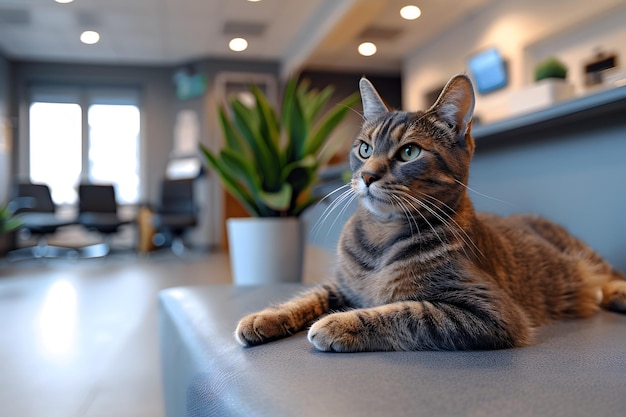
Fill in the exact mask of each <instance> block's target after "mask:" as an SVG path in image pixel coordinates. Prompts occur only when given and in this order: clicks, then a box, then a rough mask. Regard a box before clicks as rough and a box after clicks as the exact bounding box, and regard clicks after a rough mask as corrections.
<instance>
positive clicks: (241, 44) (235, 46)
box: [228, 38, 248, 52]
mask: <svg viewBox="0 0 626 417" xmlns="http://www.w3.org/2000/svg"><path fill="white" fill-rule="evenodd" d="M228 47H229V48H230V49H231V51H235V52H241V51H245V50H246V49H247V48H248V41H247V40H245V39H244V38H233V39H231V40H230V42H228Z"/></svg>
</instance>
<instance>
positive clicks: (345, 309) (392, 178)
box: [236, 75, 626, 352]
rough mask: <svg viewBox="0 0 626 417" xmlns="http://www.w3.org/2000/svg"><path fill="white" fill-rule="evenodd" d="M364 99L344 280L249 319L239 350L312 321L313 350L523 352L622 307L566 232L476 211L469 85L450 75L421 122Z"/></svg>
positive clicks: (616, 276)
mask: <svg viewBox="0 0 626 417" xmlns="http://www.w3.org/2000/svg"><path fill="white" fill-rule="evenodd" d="M360 89H361V97H362V100H363V108H364V118H365V122H364V124H363V127H362V129H361V132H360V133H359V134H358V135H357V137H356V138H355V140H354V144H353V147H352V152H351V155H350V164H351V168H352V171H353V177H352V182H351V187H352V190H353V192H354V193H355V194H356V195H357V197H358V199H359V205H358V208H357V210H356V212H355V214H354V215H353V216H352V217H351V218H350V220H349V221H348V223H347V224H346V225H345V227H344V229H343V232H342V235H341V239H340V242H339V248H338V259H339V264H338V271H337V274H336V276H335V277H334V278H332V279H331V280H329V281H328V282H327V283H325V284H323V285H320V286H317V287H315V288H314V289H312V290H310V291H308V292H306V293H304V294H303V295H301V296H299V297H297V298H294V299H292V300H291V301H288V302H286V303H284V304H281V305H277V306H273V307H269V308H267V309H265V310H262V311H260V312H258V313H255V314H251V315H249V316H247V317H244V318H243V319H242V320H241V321H240V322H239V325H238V327H237V330H236V337H237V340H238V341H239V342H240V343H241V344H242V345H245V346H252V345H257V344H261V343H264V342H268V341H271V340H275V339H278V338H282V337H285V336H289V335H291V334H293V333H295V332H298V331H300V330H303V329H305V328H306V327H307V326H309V325H311V323H312V325H311V327H310V329H309V331H308V338H309V341H310V342H311V343H312V344H313V345H314V346H315V347H316V348H317V349H320V350H324V351H339V352H353V351H372V350H421V349H500V348H510V347H516V346H525V345H528V344H529V343H531V342H532V340H533V333H534V330H535V329H536V328H537V327H538V326H540V325H542V324H544V323H547V322H549V321H551V320H555V319H562V318H573V317H587V316H590V315H591V314H593V313H594V312H596V311H597V310H598V308H599V307H605V308H610V309H614V310H621V311H626V281H624V276H623V275H621V274H620V273H619V272H618V271H616V270H614V269H613V268H612V267H611V266H610V265H609V264H608V263H607V262H605V261H604V260H603V259H602V258H601V257H600V256H599V255H598V254H596V253H595V252H594V251H593V250H592V249H591V248H589V247H588V246H587V245H585V244H584V243H583V242H581V241H580V240H578V239H576V238H574V237H572V236H571V235H570V234H569V233H568V232H567V231H566V230H564V229H563V228H561V227H559V226H557V225H555V224H553V223H551V222H549V221H547V220H544V219H542V218H539V217H535V216H521V215H517V216H511V217H506V218H503V217H498V216H495V215H489V214H480V213H475V212H474V208H473V206H472V203H471V202H470V199H469V197H468V193H467V188H466V184H467V181H468V175H469V174H468V173H469V165H470V160H471V157H472V154H473V151H474V140H473V139H472V137H471V134H470V130H471V117H472V112H473V108H474V93H473V88H472V84H471V82H470V80H469V78H467V77H466V76H464V75H458V76H456V77H454V78H452V79H451V80H450V81H449V82H448V84H447V85H446V87H445V89H444V90H443V92H442V93H441V96H440V97H439V99H438V100H437V102H436V103H435V104H434V105H433V106H432V107H431V108H430V109H429V110H427V111H425V112H413V113H412V112H401V111H388V109H387V107H386V106H385V104H383V101H382V100H381V99H380V97H379V96H378V93H377V92H376V90H375V89H374V87H373V86H372V85H371V84H370V83H369V81H367V80H366V79H362V80H361V83H360ZM415 146H417V148H416V147H415ZM412 158H414V159H412Z"/></svg>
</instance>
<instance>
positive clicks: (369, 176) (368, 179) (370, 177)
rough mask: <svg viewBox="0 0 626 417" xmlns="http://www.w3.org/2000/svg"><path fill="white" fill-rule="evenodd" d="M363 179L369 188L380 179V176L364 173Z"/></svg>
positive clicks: (362, 174)
mask: <svg viewBox="0 0 626 417" xmlns="http://www.w3.org/2000/svg"><path fill="white" fill-rule="evenodd" d="M361 178H363V181H364V182H365V185H366V186H368V187H369V186H370V185H371V184H372V183H373V182H374V181H378V180H379V179H380V175H377V174H375V173H373V172H362V173H361Z"/></svg>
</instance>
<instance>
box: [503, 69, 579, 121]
mask: <svg viewBox="0 0 626 417" xmlns="http://www.w3.org/2000/svg"><path fill="white" fill-rule="evenodd" d="M566 77H567V66H566V65H565V64H564V63H563V62H562V61H560V60H559V59H558V58H555V57H549V58H546V59H545V60H543V61H541V62H539V63H538V64H537V65H536V67H535V72H534V80H535V83H534V84H533V85H531V86H529V87H527V88H524V89H522V90H520V91H516V92H514V94H513V95H512V99H511V113H513V114H517V113H525V112H530V111H534V110H538V109H541V108H545V107H548V106H551V105H554V104H556V103H557V102H559V101H563V100H567V99H569V98H571V97H572V96H574V92H575V91H574V90H575V89H574V86H573V85H572V84H571V83H568V82H567V80H566Z"/></svg>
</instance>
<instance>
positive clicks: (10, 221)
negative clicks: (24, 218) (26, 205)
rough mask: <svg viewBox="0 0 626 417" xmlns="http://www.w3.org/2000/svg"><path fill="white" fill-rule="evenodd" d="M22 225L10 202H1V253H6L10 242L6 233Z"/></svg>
mask: <svg viewBox="0 0 626 417" xmlns="http://www.w3.org/2000/svg"><path fill="white" fill-rule="evenodd" d="M20 226H21V223H20V220H19V219H18V218H17V216H16V215H15V214H14V213H13V210H11V209H10V208H9V205H8V204H0V255H3V254H5V253H6V251H7V249H8V247H9V243H8V241H7V237H6V235H8V233H10V232H12V231H14V230H17V229H18V228H19V227H20Z"/></svg>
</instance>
